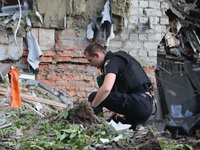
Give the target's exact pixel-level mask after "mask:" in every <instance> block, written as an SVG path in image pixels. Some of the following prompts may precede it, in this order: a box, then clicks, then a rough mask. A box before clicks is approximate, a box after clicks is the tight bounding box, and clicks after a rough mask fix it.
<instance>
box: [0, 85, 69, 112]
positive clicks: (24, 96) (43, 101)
mask: <svg viewBox="0 0 200 150" xmlns="http://www.w3.org/2000/svg"><path fill="white" fill-rule="evenodd" d="M6 91H7V89H5V88H1V87H0V94H6ZM21 98H24V99H27V100H30V101H34V102H40V103H43V104H47V105H53V106H56V107H61V108H67V106H68V105H66V104H63V103H60V102H55V101H51V100H48V99H44V98H40V97H34V96H32V95H28V94H23V93H21Z"/></svg>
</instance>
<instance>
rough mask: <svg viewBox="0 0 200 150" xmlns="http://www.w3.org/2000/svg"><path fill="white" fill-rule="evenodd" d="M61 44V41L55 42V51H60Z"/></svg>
mask: <svg viewBox="0 0 200 150" xmlns="http://www.w3.org/2000/svg"><path fill="white" fill-rule="evenodd" d="M61 44H62V41H59V40H58V41H57V43H56V45H55V49H56V50H60V49H61V48H60V45H61Z"/></svg>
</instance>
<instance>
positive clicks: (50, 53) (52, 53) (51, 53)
mask: <svg viewBox="0 0 200 150" xmlns="http://www.w3.org/2000/svg"><path fill="white" fill-rule="evenodd" d="M55 55H56V52H55V51H43V56H55Z"/></svg>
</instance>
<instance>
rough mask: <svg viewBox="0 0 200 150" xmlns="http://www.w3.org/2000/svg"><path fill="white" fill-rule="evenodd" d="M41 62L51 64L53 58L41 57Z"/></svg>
mask: <svg viewBox="0 0 200 150" xmlns="http://www.w3.org/2000/svg"><path fill="white" fill-rule="evenodd" d="M40 59H41V62H52V61H53V58H52V57H41V58H40Z"/></svg>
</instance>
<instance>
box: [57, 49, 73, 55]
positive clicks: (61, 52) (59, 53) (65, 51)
mask: <svg viewBox="0 0 200 150" xmlns="http://www.w3.org/2000/svg"><path fill="white" fill-rule="evenodd" d="M57 54H58V55H63V56H74V55H75V51H73V50H64V51H58V52H57Z"/></svg>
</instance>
